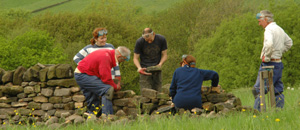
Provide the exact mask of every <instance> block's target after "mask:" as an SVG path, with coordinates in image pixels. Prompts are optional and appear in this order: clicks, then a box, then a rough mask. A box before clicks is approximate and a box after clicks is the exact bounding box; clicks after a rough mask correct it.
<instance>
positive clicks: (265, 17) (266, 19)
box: [256, 10, 274, 28]
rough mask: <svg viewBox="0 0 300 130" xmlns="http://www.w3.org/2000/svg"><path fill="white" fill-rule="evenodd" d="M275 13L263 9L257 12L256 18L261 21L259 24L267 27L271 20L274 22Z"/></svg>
mask: <svg viewBox="0 0 300 130" xmlns="http://www.w3.org/2000/svg"><path fill="white" fill-rule="evenodd" d="M273 16H274V15H273V14H272V13H271V12H270V11H268V10H262V11H260V12H259V13H257V14H256V19H257V20H258V21H259V23H258V24H259V25H260V26H262V27H263V28H266V27H267V25H269V24H270V23H271V22H274V19H273Z"/></svg>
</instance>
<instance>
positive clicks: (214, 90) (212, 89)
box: [211, 85, 223, 93]
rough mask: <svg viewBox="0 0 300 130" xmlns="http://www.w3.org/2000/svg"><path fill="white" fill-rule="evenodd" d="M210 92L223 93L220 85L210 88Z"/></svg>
mask: <svg viewBox="0 0 300 130" xmlns="http://www.w3.org/2000/svg"><path fill="white" fill-rule="evenodd" d="M211 91H212V92H216V93H221V92H223V90H222V88H221V86H220V85H218V86H217V87H211Z"/></svg>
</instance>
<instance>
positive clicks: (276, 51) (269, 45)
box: [260, 22, 293, 62]
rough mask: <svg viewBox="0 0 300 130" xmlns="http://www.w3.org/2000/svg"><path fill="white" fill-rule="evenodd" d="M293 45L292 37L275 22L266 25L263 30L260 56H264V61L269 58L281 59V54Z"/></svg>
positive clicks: (267, 60) (269, 59)
mask: <svg viewBox="0 0 300 130" xmlns="http://www.w3.org/2000/svg"><path fill="white" fill-rule="evenodd" d="M292 45H293V41H292V39H291V38H290V37H289V36H288V35H287V34H286V33H285V32H284V30H283V29H282V28H281V27H279V26H278V25H277V24H276V23H275V22H271V23H270V24H269V25H267V26H266V28H265V32H264V46H263V49H262V51H261V55H260V58H261V59H262V57H263V56H265V62H269V61H271V59H281V57H282V54H283V53H285V52H286V51H288V50H289V49H290V48H291V47H292Z"/></svg>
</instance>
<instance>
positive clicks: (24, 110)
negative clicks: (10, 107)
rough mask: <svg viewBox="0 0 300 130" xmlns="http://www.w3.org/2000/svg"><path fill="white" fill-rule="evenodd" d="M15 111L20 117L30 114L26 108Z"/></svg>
mask: <svg viewBox="0 0 300 130" xmlns="http://www.w3.org/2000/svg"><path fill="white" fill-rule="evenodd" d="M17 111H18V112H19V113H20V115H29V113H31V110H29V109H26V108H19V109H18V110H17Z"/></svg>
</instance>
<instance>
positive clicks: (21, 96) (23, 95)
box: [17, 93, 27, 98]
mask: <svg viewBox="0 0 300 130" xmlns="http://www.w3.org/2000/svg"><path fill="white" fill-rule="evenodd" d="M26 96H27V95H26V94H25V93H19V94H18V95H17V97H18V98H25V97H26Z"/></svg>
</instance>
